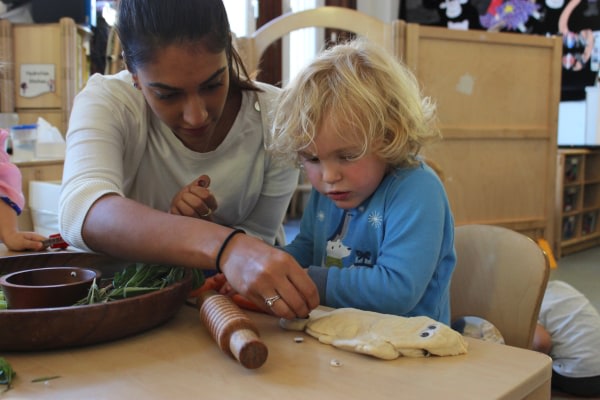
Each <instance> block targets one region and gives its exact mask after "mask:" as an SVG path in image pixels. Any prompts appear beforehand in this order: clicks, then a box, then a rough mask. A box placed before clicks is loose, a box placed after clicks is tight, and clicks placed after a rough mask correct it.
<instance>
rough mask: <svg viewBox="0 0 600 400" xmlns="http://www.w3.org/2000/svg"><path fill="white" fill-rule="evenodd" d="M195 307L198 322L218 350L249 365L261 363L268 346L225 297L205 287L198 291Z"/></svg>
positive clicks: (266, 353)
mask: <svg viewBox="0 0 600 400" xmlns="http://www.w3.org/2000/svg"><path fill="white" fill-rule="evenodd" d="M198 308H199V309H200V319H201V320H202V323H203V324H204V326H206V328H207V329H208V331H209V332H210V334H211V336H212V337H213V339H214V340H215V341H216V342H217V344H218V345H219V347H220V348H221V350H223V351H224V352H225V353H227V354H229V355H230V356H232V357H234V358H235V359H236V360H238V361H239V362H240V364H242V365H243V366H244V367H246V368H249V369H254V368H258V367H260V366H261V365H263V364H264V363H265V361H266V360H267V356H268V354H269V350H268V349H267V346H266V345H265V344H264V343H263V342H262V341H261V340H260V338H259V337H258V336H259V333H258V329H256V326H255V325H254V323H253V322H252V321H251V320H250V318H248V316H247V315H246V314H245V313H244V312H243V311H242V310H241V309H240V308H239V307H238V306H237V305H236V304H235V303H234V302H233V301H232V300H231V299H230V298H229V297H227V296H225V295H222V294H219V293H217V292H215V291H214V290H207V291H205V292H203V293H202V294H201V295H200V297H199V299H198Z"/></svg>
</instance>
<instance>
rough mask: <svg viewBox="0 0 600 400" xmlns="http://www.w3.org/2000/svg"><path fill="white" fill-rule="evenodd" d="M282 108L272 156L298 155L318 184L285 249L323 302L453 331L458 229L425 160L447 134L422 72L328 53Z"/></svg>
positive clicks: (349, 52) (374, 51) (368, 53)
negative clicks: (418, 319)
mask: <svg viewBox="0 0 600 400" xmlns="http://www.w3.org/2000/svg"><path fill="white" fill-rule="evenodd" d="M277 103H278V107H277V109H276V111H275V115H274V138H273V143H272V145H271V150H272V151H273V152H275V154H278V155H280V156H282V157H285V156H286V155H287V156H288V158H289V156H290V155H291V156H292V161H295V162H299V164H300V166H301V168H302V169H303V170H304V173H305V175H306V177H307V178H308V180H309V181H310V183H311V184H312V186H313V190H312V193H311V195H310V198H309V200H308V204H307V206H306V209H305V210H304V213H303V216H302V221H301V224H300V232H299V234H298V236H297V237H296V238H295V239H294V240H293V241H292V243H290V244H289V245H287V246H286V247H285V250H286V251H287V252H289V253H290V254H291V255H293V256H294V257H295V258H296V260H297V261H298V262H299V263H300V265H302V266H303V267H305V268H307V269H308V274H309V276H310V277H311V278H312V279H313V281H314V282H315V284H316V285H317V288H318V289H319V295H320V299H321V304H323V305H326V306H331V307H354V308H358V309H365V310H371V311H377V312H382V313H388V314H396V315H401V316H415V315H426V316H429V317H431V318H434V319H436V320H439V321H441V322H444V323H449V320H450V308H449V306H450V305H449V291H448V290H449V285H450V277H451V275H452V271H453V270H454V265H455V261H456V256H455V251H454V223H453V217H452V213H451V211H450V206H449V204H448V199H447V196H446V193H445V190H444V186H443V184H442V182H441V181H440V179H439V178H438V176H437V175H436V173H435V172H434V171H433V170H432V169H431V168H430V167H429V166H428V165H427V164H426V163H425V162H424V161H423V159H422V158H420V157H419V155H418V153H419V151H420V149H421V148H422V146H424V145H425V144H427V143H429V142H431V141H433V140H436V139H438V138H439V136H440V134H439V131H438V130H437V129H436V127H435V106H434V104H433V103H432V102H431V101H430V99H429V98H427V97H424V96H422V95H421V92H420V88H419V85H418V82H417V81H416V79H415V77H414V76H413V74H412V73H411V72H410V71H409V70H408V69H407V68H406V66H404V65H403V64H401V63H400V62H398V61H397V60H396V59H395V58H394V57H393V56H392V55H390V54H389V53H388V52H386V51H385V50H383V49H381V48H379V47H378V46H376V45H375V44H373V43H370V42H368V41H366V40H355V41H352V42H349V43H344V44H340V45H337V46H334V47H332V48H330V49H328V50H325V51H324V52H322V53H321V54H320V55H319V56H318V57H317V58H316V59H315V60H314V61H312V62H311V63H310V64H309V65H308V66H306V67H305V68H304V69H303V70H302V71H301V72H300V73H299V74H298V76H297V77H296V78H295V79H294V80H293V81H292V82H291V83H290V84H289V85H288V86H287V87H286V88H285V89H284V90H283V92H282V93H281V94H280V96H279V97H278V102H277Z"/></svg>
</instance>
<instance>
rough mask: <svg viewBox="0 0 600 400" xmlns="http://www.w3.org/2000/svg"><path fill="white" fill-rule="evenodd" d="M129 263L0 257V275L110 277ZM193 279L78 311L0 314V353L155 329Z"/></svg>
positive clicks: (82, 257)
mask: <svg viewBox="0 0 600 400" xmlns="http://www.w3.org/2000/svg"><path fill="white" fill-rule="evenodd" d="M129 264H131V262H128V261H123V260H118V259H115V258H112V257H109V256H104V255H100V254H92V253H78V252H69V251H65V252H45V253H38V254H31V253H29V254H27V253H23V255H17V256H12V257H4V258H0V275H3V274H8V273H10V272H13V271H19V270H23V269H30V268H31V266H38V267H49V266H65V265H67V266H76V267H85V268H87V267H91V268H94V269H97V270H99V271H100V272H101V273H102V277H103V278H112V276H114V274H115V273H116V272H120V271H122V270H123V268H125V267H126V266H127V265H129ZM191 287H192V274H191V273H188V274H186V275H185V278H184V279H183V280H181V281H179V282H176V283H174V284H172V285H169V286H167V287H165V288H163V289H161V290H157V291H155V292H151V293H147V294H144V295H140V296H136V297H131V298H128V299H123V300H115V301H111V302H108V303H99V304H92V305H83V306H69V307H55V308H32V309H21V310H16V309H7V310H0V327H1V328H0V351H2V352H11V351H18V352H23V351H40V350H54V349H62V348H71V347H80V346H87V345H91V344H96V343H102V342H107V341H111V340H116V339H121V338H125V337H127V336H131V335H135V334H138V333H141V332H144V331H146V330H149V329H151V328H155V327H157V326H159V325H161V324H163V323H165V322H166V321H168V320H169V319H170V318H172V317H173V316H174V315H175V313H176V312H177V311H178V310H179V309H180V308H181V306H182V305H183V304H184V303H185V300H186V299H187V296H188V293H189V292H190V290H191Z"/></svg>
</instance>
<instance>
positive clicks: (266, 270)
mask: <svg viewBox="0 0 600 400" xmlns="http://www.w3.org/2000/svg"><path fill="white" fill-rule="evenodd" d="M220 267H221V270H222V271H223V273H224V274H225V276H226V277H227V282H228V283H229V284H230V285H231V287H232V288H233V289H234V290H235V291H237V292H238V293H240V294H242V295H243V296H245V297H246V298H247V299H249V300H250V301H252V302H253V303H254V304H256V305H257V306H258V307H260V308H261V309H262V310H264V311H266V312H269V313H271V314H274V315H277V316H278V317H282V318H287V319H292V318H304V317H307V316H308V313H309V312H310V311H311V310H313V309H314V308H316V307H317V306H318V305H319V294H318V291H317V287H316V286H315V284H314V282H313V281H312V279H310V277H309V276H308V274H307V273H306V271H305V270H304V269H303V268H302V267H301V266H300V265H299V264H298V263H297V262H296V260H295V259H294V258H293V257H292V256H291V255H289V254H288V253H286V252H284V251H283V250H279V249H277V248H275V247H272V246H269V245H267V244H265V243H264V242H262V241H261V240H260V239H257V238H254V237H251V236H249V235H235V236H234V237H233V238H232V239H231V240H230V241H229V243H228V244H227V247H226V248H225V249H224V250H223V253H222V257H221V265H220ZM268 299H270V301H267V300H268ZM269 303H270V305H269Z"/></svg>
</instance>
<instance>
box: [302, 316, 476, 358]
mask: <svg viewBox="0 0 600 400" xmlns="http://www.w3.org/2000/svg"><path fill="white" fill-rule="evenodd" d="M305 330H306V332H307V333H308V334H309V335H311V336H313V337H315V338H317V339H319V341H320V342H321V343H325V344H330V345H332V346H335V347H337V348H340V349H343V350H349V351H353V352H356V353H362V354H368V355H370V356H373V357H377V358H381V359H384V360H393V359H395V358H398V357H400V356H404V357H426V356H429V355H436V356H454V355H459V354H465V353H466V352H467V343H466V341H465V339H464V338H463V337H462V335H461V334H460V333H458V332H456V331H455V330H453V329H451V328H450V327H449V326H447V325H445V324H442V323H441V322H438V321H435V320H433V319H431V318H429V317H400V316H397V315H389V314H382V313H376V312H372V311H364V310H357V309H354V308H339V309H335V310H333V311H330V312H323V311H318V310H317V311H316V312H315V311H313V312H312V313H311V317H310V319H309V320H308V323H307V324H306V328H305Z"/></svg>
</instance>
